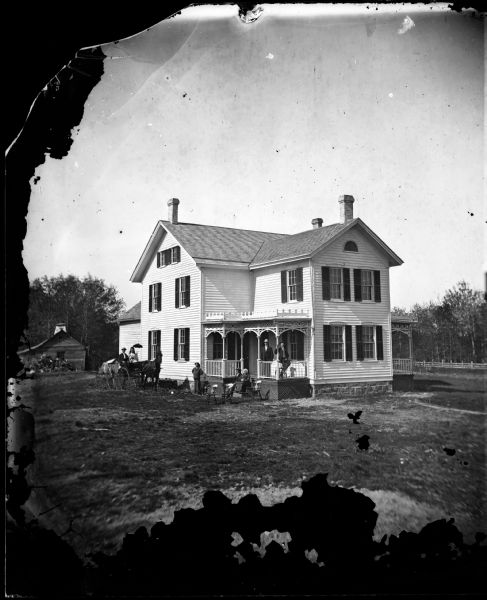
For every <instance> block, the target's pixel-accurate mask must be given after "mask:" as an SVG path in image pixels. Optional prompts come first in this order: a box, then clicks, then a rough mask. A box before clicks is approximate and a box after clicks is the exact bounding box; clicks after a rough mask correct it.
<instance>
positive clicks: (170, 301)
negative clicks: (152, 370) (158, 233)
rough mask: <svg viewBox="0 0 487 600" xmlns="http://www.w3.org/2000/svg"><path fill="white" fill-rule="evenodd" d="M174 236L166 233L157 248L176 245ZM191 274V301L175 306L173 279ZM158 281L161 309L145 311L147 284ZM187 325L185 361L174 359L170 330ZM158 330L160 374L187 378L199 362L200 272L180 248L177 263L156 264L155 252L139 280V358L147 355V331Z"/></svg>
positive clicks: (147, 300) (143, 358) (172, 331)
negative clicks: (179, 306)
mask: <svg viewBox="0 0 487 600" xmlns="http://www.w3.org/2000/svg"><path fill="white" fill-rule="evenodd" d="M178 245H180V244H178V242H177V241H176V239H175V238H174V237H173V236H172V235H171V234H169V233H167V232H166V234H165V235H164V237H163V239H162V242H161V244H160V246H159V248H158V249H157V251H158V252H159V251H160V250H166V249H167V248H171V247H173V246H178ZM187 275H189V276H190V277H191V296H190V297H191V301H190V306H188V307H186V308H175V302H174V288H175V283H174V282H175V279H176V278H178V277H185V276H187ZM154 283H161V310H160V311H159V312H149V286H150V285H152V284H154ZM184 327H189V328H190V350H189V361H181V362H179V361H175V360H174V329H175V328H184ZM150 330H160V331H161V351H162V367H161V377H169V378H174V379H179V380H182V379H185V378H186V377H188V378H189V379H191V369H192V368H193V366H194V363H195V362H196V361H198V362H201V272H200V270H199V269H198V267H197V266H196V264H195V262H194V260H193V259H192V258H191V256H190V255H189V254H188V253H187V252H186V250H185V249H184V248H183V247H181V262H179V263H175V264H171V265H168V266H167V267H162V268H158V267H157V254H154V256H153V259H152V262H151V264H150V266H149V268H148V270H147V272H146V274H145V277H144V281H143V283H142V305H141V340H142V341H141V344H142V346H143V347H142V349H141V350H140V353H139V358H140V359H141V360H147V358H148V346H147V344H148V332H149V331H150Z"/></svg>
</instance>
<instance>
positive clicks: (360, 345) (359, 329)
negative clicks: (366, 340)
mask: <svg viewBox="0 0 487 600" xmlns="http://www.w3.org/2000/svg"><path fill="white" fill-rule="evenodd" d="M355 339H356V341H357V360H364V345H363V342H362V325H357V326H356V327H355Z"/></svg>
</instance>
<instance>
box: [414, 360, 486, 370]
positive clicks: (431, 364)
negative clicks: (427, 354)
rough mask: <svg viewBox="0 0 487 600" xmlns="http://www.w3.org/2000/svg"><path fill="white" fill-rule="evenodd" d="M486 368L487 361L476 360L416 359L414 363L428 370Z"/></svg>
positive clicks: (420, 368) (417, 368)
mask: <svg viewBox="0 0 487 600" xmlns="http://www.w3.org/2000/svg"><path fill="white" fill-rule="evenodd" d="M441 368H444V369H480V370H482V369H486V370H487V363H474V362H468V363H454V362H447V361H441V362H426V361H424V360H423V361H415V363H414V369H415V370H418V371H421V370H423V371H424V370H427V369H441Z"/></svg>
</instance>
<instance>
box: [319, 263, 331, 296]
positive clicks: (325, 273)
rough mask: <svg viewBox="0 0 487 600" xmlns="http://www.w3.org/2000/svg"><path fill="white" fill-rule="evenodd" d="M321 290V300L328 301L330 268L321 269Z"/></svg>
mask: <svg viewBox="0 0 487 600" xmlns="http://www.w3.org/2000/svg"><path fill="white" fill-rule="evenodd" d="M321 289H322V292H323V300H329V299H330V267H321Z"/></svg>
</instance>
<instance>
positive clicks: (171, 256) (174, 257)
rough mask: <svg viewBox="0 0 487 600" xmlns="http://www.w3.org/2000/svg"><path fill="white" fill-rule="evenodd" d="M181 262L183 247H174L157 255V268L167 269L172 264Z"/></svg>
mask: <svg viewBox="0 0 487 600" xmlns="http://www.w3.org/2000/svg"><path fill="white" fill-rule="evenodd" d="M178 262H181V247H180V246H173V247H172V248H168V249H167V250H161V251H160V252H158V253H157V266H158V267H159V268H161V267H167V266H168V265H171V264H172V263H178Z"/></svg>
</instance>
